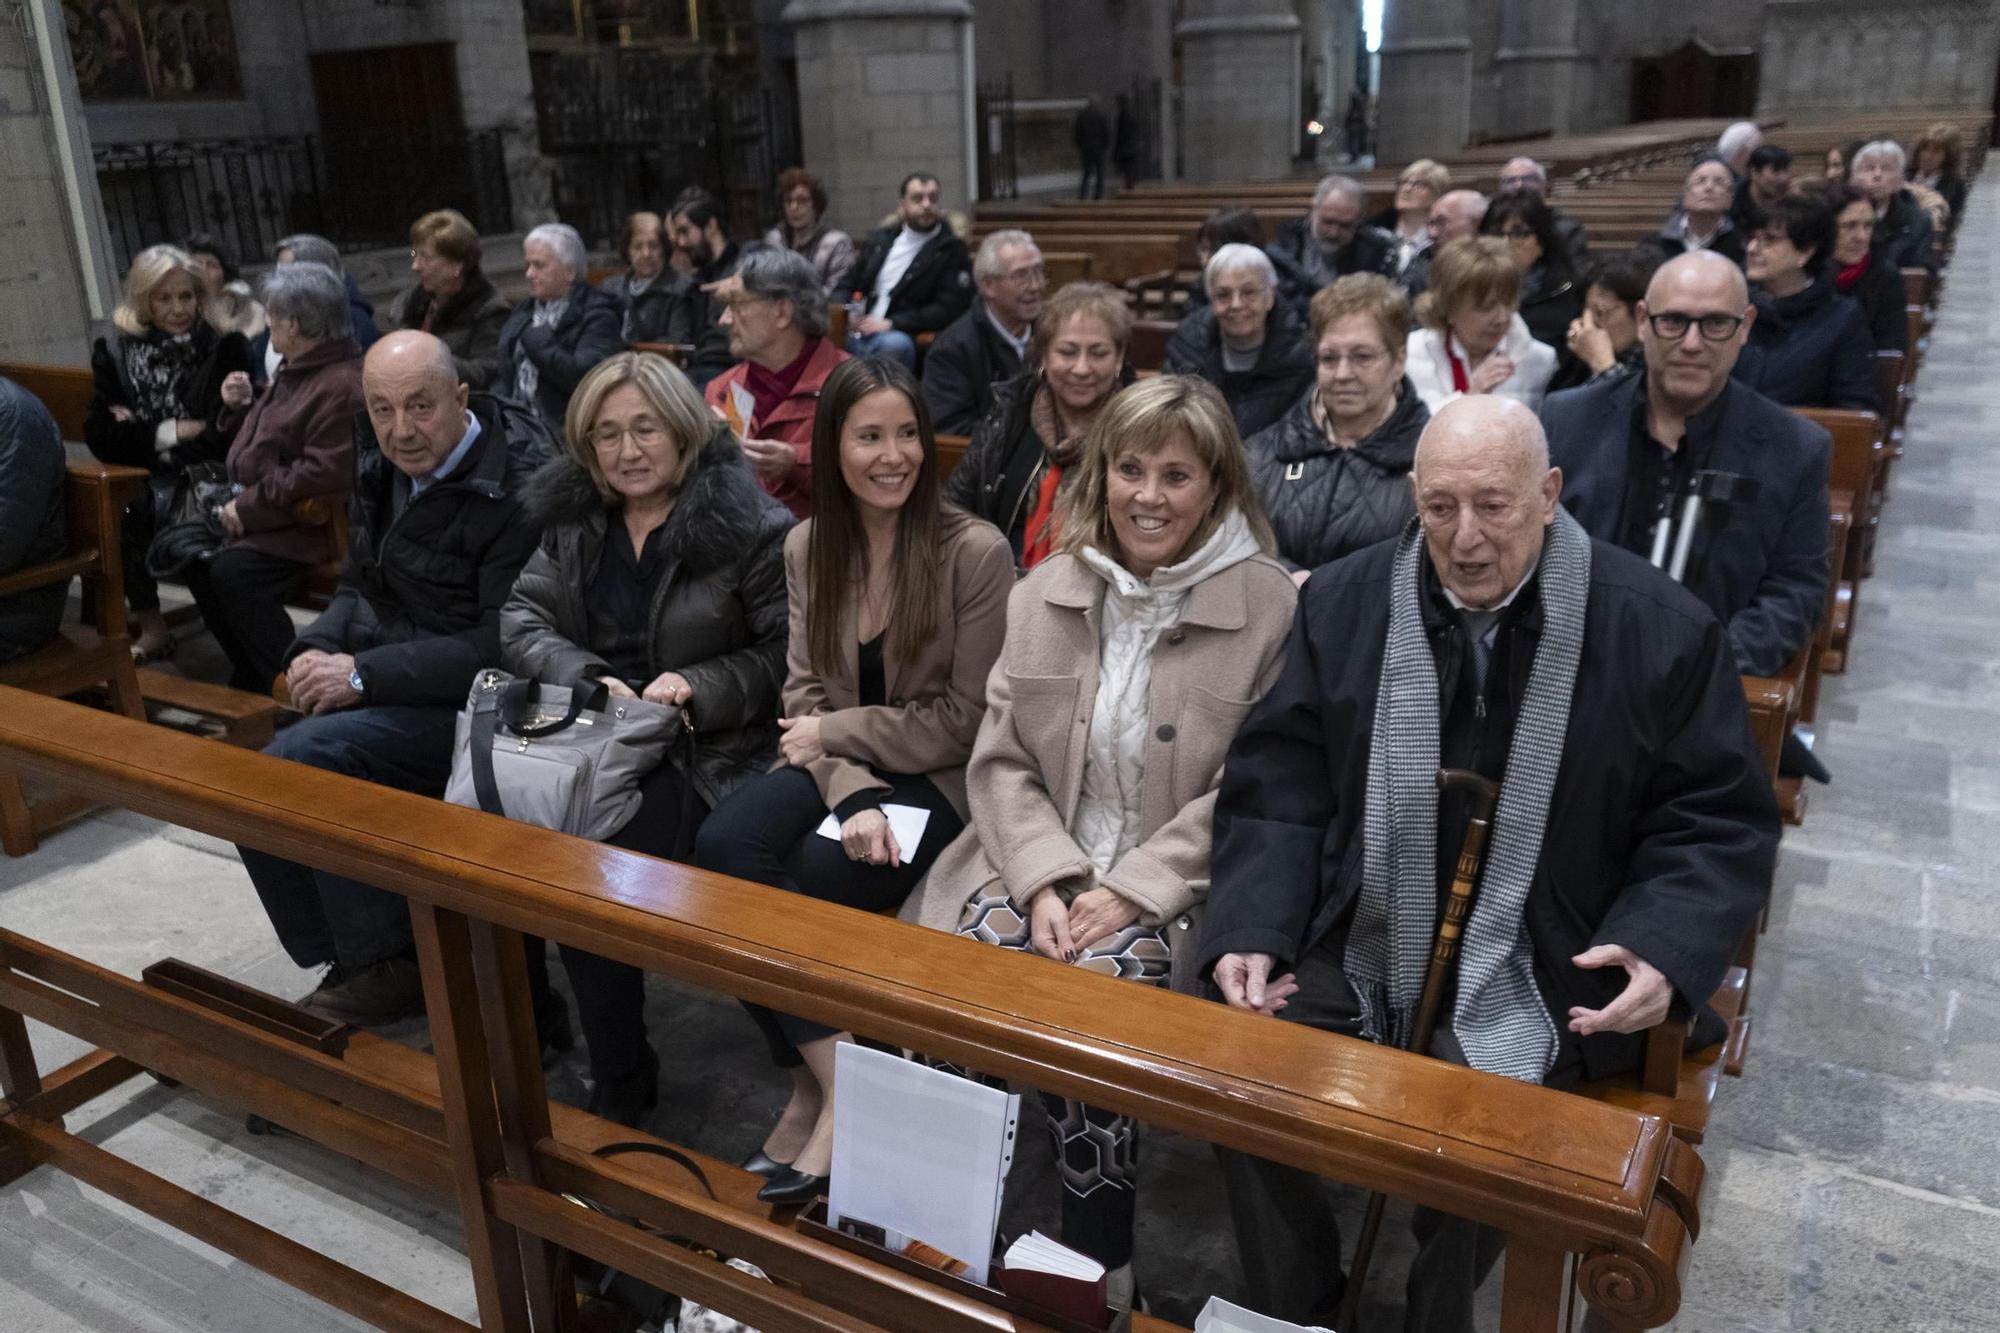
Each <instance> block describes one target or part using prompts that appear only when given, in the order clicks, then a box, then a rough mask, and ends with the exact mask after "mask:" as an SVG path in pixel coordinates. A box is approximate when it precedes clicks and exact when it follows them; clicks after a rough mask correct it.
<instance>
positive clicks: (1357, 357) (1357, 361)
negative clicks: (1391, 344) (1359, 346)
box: [1319, 350, 1388, 375]
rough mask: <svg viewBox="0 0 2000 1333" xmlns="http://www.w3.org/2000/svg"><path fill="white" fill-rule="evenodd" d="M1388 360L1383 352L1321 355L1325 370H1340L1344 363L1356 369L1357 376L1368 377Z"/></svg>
mask: <svg viewBox="0 0 2000 1333" xmlns="http://www.w3.org/2000/svg"><path fill="white" fill-rule="evenodd" d="M1387 359H1388V358H1387V357H1386V356H1384V354H1383V353H1381V352H1371V351H1365V350H1364V351H1359V352H1321V353H1320V354H1319V364H1320V366H1321V367H1322V368H1323V369H1326V370H1338V369H1339V368H1340V364H1341V362H1343V361H1344V362H1346V363H1347V364H1348V365H1350V366H1352V367H1354V373H1355V374H1357V375H1366V374H1367V373H1368V372H1369V371H1371V370H1373V369H1375V367H1377V366H1379V365H1381V364H1382V362H1383V361H1385V360H1387Z"/></svg>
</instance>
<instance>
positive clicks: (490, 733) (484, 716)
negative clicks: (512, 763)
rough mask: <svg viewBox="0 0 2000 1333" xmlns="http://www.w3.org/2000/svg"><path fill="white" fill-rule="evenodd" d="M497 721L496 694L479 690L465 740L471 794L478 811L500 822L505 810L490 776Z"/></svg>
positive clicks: (497, 692) (498, 699)
mask: <svg viewBox="0 0 2000 1333" xmlns="http://www.w3.org/2000/svg"><path fill="white" fill-rule="evenodd" d="M516 683H518V682H516ZM529 683H530V684H533V682H532V681H530V682H529ZM508 688H509V689H511V688H513V686H512V685H510V686H508ZM499 721H500V691H498V690H494V689H482V690H480V691H479V698H478V701H477V702H475V703H474V704H473V705H472V727H471V730H470V733H469V734H468V736H467V738H466V746H467V749H468V750H469V751H470V757H471V759H472V794H473V795H474V796H475V797H477V798H478V800H479V808H480V809H481V810H484V811H485V812H486V813H487V814H489V815H499V816H500V817H501V818H503V819H504V818H506V815H507V807H506V806H505V805H504V804H502V803H501V800H500V784H499V782H498V781H497V780H495V778H494V776H493V741H494V735H495V732H496V730H497V728H498V724H499Z"/></svg>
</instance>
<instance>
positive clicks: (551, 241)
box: [521, 222, 590, 279]
mask: <svg viewBox="0 0 2000 1333" xmlns="http://www.w3.org/2000/svg"><path fill="white" fill-rule="evenodd" d="M535 244H541V245H546V246H547V247H548V248H549V249H551V250H553V251H555V255H556V262H557V263H558V264H566V265H568V266H569V270H570V272H571V273H572V274H574V275H575V276H576V277H577V278H578V279H581V278H582V277H583V275H584V271H585V270H586V269H588V268H589V267H590V252H589V251H588V250H586V249H584V245H583V237H581V236H579V235H577V232H576V228H575V227H572V226H570V225H569V224H568V223H567V222H544V223H543V224H542V225H541V226H539V227H536V228H535V229H534V230H533V231H531V232H529V233H528V234H527V235H526V236H523V237H522V238H521V248H522V249H523V250H526V249H527V248H528V247H529V246H531V245H535Z"/></svg>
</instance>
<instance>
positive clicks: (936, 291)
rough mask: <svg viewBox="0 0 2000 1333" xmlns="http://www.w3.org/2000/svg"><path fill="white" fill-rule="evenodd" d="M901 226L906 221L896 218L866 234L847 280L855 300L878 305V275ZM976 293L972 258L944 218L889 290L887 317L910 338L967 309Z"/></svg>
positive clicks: (934, 328) (940, 327)
mask: <svg viewBox="0 0 2000 1333" xmlns="http://www.w3.org/2000/svg"><path fill="white" fill-rule="evenodd" d="M902 230H903V224H902V223H900V222H894V223H891V224H890V225H888V226H886V227H880V228H877V229H876V230H875V231H872V232H870V233H868V239H867V240H866V241H865V242H863V244H862V246H861V258H860V259H858V260H856V261H855V263H854V271H853V272H852V273H851V274H850V275H849V276H848V280H847V285H848V286H849V287H851V288H852V289H853V290H854V299H856V300H858V301H866V302H868V303H870V304H873V303H874V300H875V279H876V277H877V275H879V274H880V273H881V272H882V265H883V264H884V263H885V262H886V261H887V260H888V258H889V248H890V247H891V246H893V245H895V243H896V237H897V236H898V235H900V234H901V233H902ZM972 295H973V288H972V256H971V255H970V254H968V253H967V252H966V249H965V242H964V241H961V240H960V239H959V238H958V234H957V233H956V232H954V231H953V230H952V229H951V224H950V223H949V222H944V221H940V222H939V223H938V225H937V232H936V233H935V234H934V235H933V236H932V237H931V238H930V239H929V240H927V241H925V242H924V244H923V247H922V248H921V249H919V250H918V251H917V253H916V254H915V255H913V256H912V257H911V259H910V266H909V268H907V269H905V270H904V271H903V277H902V279H901V281H899V282H897V284H896V289H895V290H894V291H892V292H890V293H889V313H888V314H887V315H886V316H885V318H886V319H887V320H888V321H889V323H890V324H892V325H894V326H895V328H896V329H897V331H898V332H901V333H907V334H910V335H911V336H912V337H914V336H915V335H917V334H919V333H936V332H937V331H938V330H940V329H942V328H944V327H945V326H946V325H948V324H950V323H951V322H952V321H953V320H954V319H957V318H958V317H959V316H960V315H962V314H964V313H965V310H966V307H967V306H970V305H971V304H972Z"/></svg>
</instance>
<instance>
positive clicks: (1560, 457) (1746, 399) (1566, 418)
mask: <svg viewBox="0 0 2000 1333" xmlns="http://www.w3.org/2000/svg"><path fill="white" fill-rule="evenodd" d="M1645 391H1646V376H1645V375H1644V374H1637V375H1625V376H1619V377H1616V378H1612V379H1609V380H1604V381H1598V382H1595V383H1591V384H1586V385H1585V386H1583V387H1582V388H1580V389H1571V390H1568V391H1567V392H1564V393H1558V394H1551V395H1550V396H1549V397H1548V398H1546V399H1545V400H1543V402H1542V426H1543V428H1544V429H1545V430H1547V432H1548V436H1549V461H1550V462H1551V463H1553V464H1555V465H1556V466H1557V467H1559V468H1561V469H1562V474H1563V493H1562V502H1563V505H1564V507H1565V508H1567V509H1568V510H1569V511H1570V513H1571V514H1573V515H1575V516H1576V520H1577V522H1579V523H1581V524H1582V525H1583V526H1584V529H1585V531H1587V532H1589V533H1590V535H1591V536H1593V537H1596V538H1598V539H1599V540H1602V541H1609V542H1613V543H1617V542H1620V541H1622V540H1623V537H1624V531H1625V493H1626V482H1627V480H1628V478H1629V476H1630V474H1631V466H1632V430H1633V422H1634V420H1635V417H1636V414H1638V413H1639V412H1641V411H1642V410H1643V406H1642V403H1643V399H1642V395H1643V394H1644V393H1645ZM1687 435H1688V442H1687V447H1688V448H1689V449H1690V450H1692V451H1693V452H1692V454H1691V458H1692V461H1693V465H1694V467H1695V468H1696V469H1697V470H1712V471H1717V472H1732V473H1736V474H1737V475H1739V476H1744V477H1749V478H1751V479H1753V480H1754V481H1755V482H1756V483H1757V494H1756V496H1755V497H1754V498H1752V499H1750V500H1747V501H1744V502H1741V503H1738V504H1734V505H1731V506H1729V510H1730V511H1731V512H1728V513H1718V512H1716V510H1715V509H1714V508H1711V509H1709V510H1708V511H1707V514H1706V515H1705V517H1704V519H1703V521H1702V524H1701V526H1700V527H1699V528H1698V529H1697V532H1696V536H1695V542H1694V547H1693V551H1692V553H1691V555H1690V556H1689V560H1688V573H1687V585H1688V590H1689V591H1690V592H1692V593H1693V594H1694V595H1695V596H1696V597H1698V598H1700V599H1701V600H1702V601H1703V602H1704V603H1706V604H1707V606H1708V608H1709V609H1710V610H1711V611H1713V612H1715V614H1716V616H1717V617H1718V618H1719V619H1721V621H1722V622H1723V624H1725V625H1726V626H1728V629H1729V643H1730V647H1731V648H1732V649H1733V650H1734V651H1735V654H1736V667H1737V669H1738V670H1739V671H1742V672H1745V673H1747V674H1749V675H1756V676H1769V675H1774V674H1776V673H1777V672H1778V670H1779V669H1780V668H1782V667H1783V666H1784V665H1785V663H1786V662H1789V661H1790V660H1791V659H1792V656H1793V654H1795V653H1797V652H1798V650H1799V649H1800V648H1802V647H1804V646H1805V644H1806V641H1807V640H1808V639H1810V638H1811V637H1812V634H1813V631H1814V630H1815V629H1816V628H1818V626H1819V619H1820V615H1821V613H1822V611H1823V609H1824V606H1825V600H1826V580H1827V522H1828V510H1827V503H1828V502H1827V469H1828V466H1829V464H1830V461H1831V458H1832V452H1833V442H1832V440H1831V439H1830V438H1829V437H1828V436H1827V433H1826V432H1825V431H1824V430H1822V429H1820V428H1819V427H1818V426H1815V425H1813V424H1812V423H1811V422H1810V421H1807V420H1806V419H1805V418H1804V417H1801V416H1799V415H1798V414H1797V413H1795V412H1791V411H1788V410H1787V409H1785V408H1782V407H1779V406H1778V405H1777V404H1776V403H1773V402H1771V401H1770V400H1769V399H1767V398H1765V397H1763V396H1762V395H1760V394H1758V393H1756V392H1755V391H1753V390H1751V389H1748V388H1746V387H1744V386H1743V385H1741V384H1737V383H1733V382H1732V383H1731V384H1729V385H1728V386H1727V387H1725V388H1724V389H1723V391H1722V395H1721V396H1720V397H1718V398H1717V399H1716V400H1715V402H1714V403H1712V404H1710V405H1709V406H1708V407H1707V408H1705V409H1704V410H1703V411H1701V412H1700V413H1698V414H1697V415H1696V416H1695V417H1694V418H1693V419H1692V420H1691V421H1689V422H1688V424H1687ZM1641 554H1644V553H1643V552H1641Z"/></svg>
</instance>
